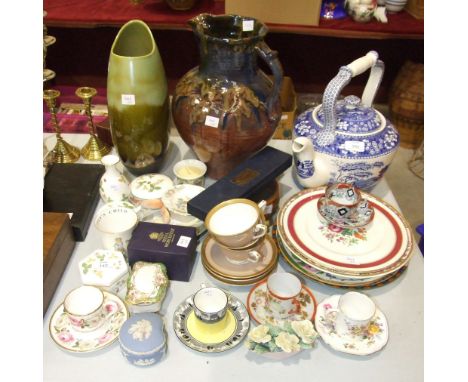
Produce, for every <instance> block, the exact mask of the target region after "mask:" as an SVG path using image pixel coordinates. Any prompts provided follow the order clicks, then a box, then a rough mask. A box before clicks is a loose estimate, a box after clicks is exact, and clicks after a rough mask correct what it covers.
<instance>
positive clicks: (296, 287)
mask: <svg viewBox="0 0 468 382" xmlns="http://www.w3.org/2000/svg"><path fill="white" fill-rule="evenodd" d="M301 290H302V283H301V280H299V278H298V277H296V276H295V275H293V274H292V273H287V272H277V273H273V274H271V275H270V276H269V277H268V280H267V297H266V304H267V306H268V307H269V309H270V310H271V311H272V313H273V316H275V318H277V319H280V320H284V319H288V318H289V317H291V316H293V315H294V314H295V313H296V312H297V306H296V305H297V301H296V300H297V299H296V298H297V296H298V295H299V293H301Z"/></svg>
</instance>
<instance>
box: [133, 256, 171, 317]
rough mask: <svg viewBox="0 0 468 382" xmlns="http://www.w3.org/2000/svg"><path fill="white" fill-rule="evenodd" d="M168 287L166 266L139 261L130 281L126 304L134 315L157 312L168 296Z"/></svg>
mask: <svg viewBox="0 0 468 382" xmlns="http://www.w3.org/2000/svg"><path fill="white" fill-rule="evenodd" d="M168 285H169V279H168V277H167V271H166V266H165V265H164V264H162V263H149V262H146V261H137V262H136V263H135V264H133V267H132V272H131V275H130V277H129V279H128V285H127V286H128V288H127V296H126V297H125V302H126V303H127V305H128V307H129V309H130V311H131V312H132V313H142V312H157V311H159V309H160V308H161V304H162V300H163V299H164V297H165V296H166V291H167V287H168Z"/></svg>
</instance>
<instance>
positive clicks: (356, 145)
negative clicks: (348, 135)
mask: <svg viewBox="0 0 468 382" xmlns="http://www.w3.org/2000/svg"><path fill="white" fill-rule="evenodd" d="M344 147H345V150H348V151H352V152H358V153H362V152H363V151H364V150H365V149H366V145H365V144H364V142H360V141H346V142H345V143H344Z"/></svg>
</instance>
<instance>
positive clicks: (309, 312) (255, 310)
mask: <svg viewBox="0 0 468 382" xmlns="http://www.w3.org/2000/svg"><path fill="white" fill-rule="evenodd" d="M266 298H267V280H263V281H261V282H259V283H258V284H256V285H254V287H253V288H252V289H251V290H250V292H249V295H248V296H247V309H248V311H249V314H250V317H252V319H253V320H255V321H256V322H257V323H259V324H262V325H264V324H270V325H274V326H281V325H282V322H283V321H285V320H280V319H277V318H275V317H274V316H273V313H272V312H271V310H270V309H269V308H268V307H267V306H266ZM295 302H296V303H295V306H296V309H297V312H296V313H294V314H293V315H292V316H291V317H289V318H288V320H289V321H301V320H311V321H313V320H314V317H315V312H316V310H317V301H316V300H315V297H314V295H313V294H312V292H311V290H310V289H309V288H307V287H306V286H305V285H302V290H301V292H300V293H299V296H298V298H297V299H296V301H295Z"/></svg>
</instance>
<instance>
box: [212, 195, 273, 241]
mask: <svg viewBox="0 0 468 382" xmlns="http://www.w3.org/2000/svg"><path fill="white" fill-rule="evenodd" d="M205 226H206V229H207V230H208V232H209V233H210V235H211V236H212V237H213V238H214V239H215V240H216V241H217V242H218V243H219V244H220V245H222V246H223V247H226V248H228V249H249V248H252V247H253V246H255V245H256V244H257V243H258V242H259V239H261V238H263V237H264V236H265V235H266V233H267V231H268V227H267V225H266V224H265V219H264V216H263V212H262V210H261V209H260V207H259V205H258V204H257V203H255V202H253V201H251V200H249V199H242V198H239V199H230V200H227V201H225V202H222V203H220V204H218V205H216V206H215V207H213V208H212V209H211V211H210V212H208V215H206V219H205Z"/></svg>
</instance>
